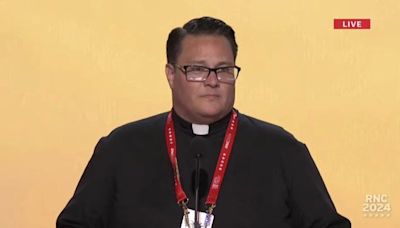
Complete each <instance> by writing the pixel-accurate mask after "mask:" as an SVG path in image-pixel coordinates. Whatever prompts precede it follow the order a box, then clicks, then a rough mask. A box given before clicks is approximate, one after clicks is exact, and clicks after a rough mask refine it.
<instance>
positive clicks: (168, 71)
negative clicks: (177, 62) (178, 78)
mask: <svg viewBox="0 0 400 228" xmlns="http://www.w3.org/2000/svg"><path fill="white" fill-rule="evenodd" d="M165 75H166V76H167V80H168V84H169V87H170V88H171V89H173V88H174V78H175V68H174V66H172V65H171V64H169V63H167V64H166V65H165Z"/></svg>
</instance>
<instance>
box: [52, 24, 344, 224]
mask: <svg viewBox="0 0 400 228" xmlns="http://www.w3.org/2000/svg"><path fill="white" fill-rule="evenodd" d="M236 55H237V44H236V41H235V34H234V31H233V29H232V28H231V27H230V26H229V25H227V24H225V23H224V22H223V21H221V20H218V19H214V18H210V17H202V18H197V19H193V20H191V21H189V22H188V23H186V24H185V25H184V26H183V28H176V29H174V30H172V31H171V33H170V34H169V37H168V41H167V59H168V64H167V65H166V67H165V72H166V76H167V79H168V83H169V85H170V88H171V90H172V102H173V109H172V111H171V112H168V113H162V114H159V115H156V116H153V117H150V118H147V119H145V120H140V121H137V122H133V123H129V124H126V125H124V126H121V127H119V128H117V129H115V130H114V131H112V132H111V133H110V134H109V135H108V136H107V137H103V138H102V139H101V140H100V141H99V142H98V144H97V146H96V148H95V152H94V154H93V157H92V158H91V160H90V162H89V164H88V166H87V167H86V169H85V171H84V174H83V176H82V178H81V180H80V181H79V184H78V187H77V189H76V191H75V194H74V196H73V197H72V199H71V200H70V202H69V203H68V205H67V206H66V208H65V209H64V210H63V211H62V213H61V214H60V216H59V217H58V220H57V227H59V228H64V227H121V228H122V227H124V228H126V227H168V228H169V227H200V226H199V224H200V225H201V227H213V228H225V227H238V228H242V227H243V228H246V227H249V228H257V227H260V228H261V227H263V228H266V227H273V228H288V227H315V228H326V227H330V228H332V227H336V228H347V227H350V222H349V220H347V219H346V218H344V217H342V216H341V215H339V214H338V213H337V212H336V210H335V207H334V205H333V203H332V201H331V199H330V197H329V194H328V192H327V190H326V188H325V185H324V183H323V181H322V179H321V177H320V175H319V172H318V170H317V168H316V166H315V164H314V162H313V160H312V158H311V156H310V154H309V152H308V150H307V148H306V146H305V145H304V144H302V143H301V142H299V141H297V140H296V139H295V138H294V137H293V136H292V135H291V134H290V133H288V132H286V131H284V130H283V129H282V128H280V127H278V126H275V125H272V124H269V123H266V122H263V121H260V120H257V119H254V118H252V117H249V116H246V115H244V114H241V113H239V112H238V111H237V110H236V109H234V108H233V104H234V98H235V81H236V79H237V77H238V74H239V71H240V68H239V67H238V66H236V65H235V59H236ZM193 209H197V210H195V211H193ZM198 211H200V212H198Z"/></svg>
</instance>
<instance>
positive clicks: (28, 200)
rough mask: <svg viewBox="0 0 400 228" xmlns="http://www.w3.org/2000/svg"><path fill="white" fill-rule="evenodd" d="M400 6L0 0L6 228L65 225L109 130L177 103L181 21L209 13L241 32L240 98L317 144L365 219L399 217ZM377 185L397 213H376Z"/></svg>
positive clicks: (369, 223) (359, 219) (330, 177)
mask: <svg viewBox="0 0 400 228" xmlns="http://www.w3.org/2000/svg"><path fill="white" fill-rule="evenodd" d="M399 12H400V2H399V1H398V0H385V1H378V0H353V1H346V0H337V1H319V0H307V1H296V0H287V1H262V0H247V1H228V0H223V1H222V0H221V1H210V0H205V1H188V0H185V1H176V0H170V1H126V0H125V1H122V0H116V1H111V0H97V1H93V0H86V1H78V0H69V1H67V0H63V1H51V0H36V1H27V0H26V1H20V0H0V104H1V105H0V109H1V112H0V128H1V131H0V138H1V140H0V174H1V176H0V177H1V182H0V192H1V194H0V227H2V228H21V227H38V228H50V227H54V226H55V219H56V217H57V215H58V214H59V212H60V211H61V210H62V208H63V207H64V206H65V204H66V203H67V201H68V200H69V199H70V197H71V196H72V194H73V191H74V189H75V187H76V184H77V181H78V180H79V177H80V175H81V174H82V172H83V169H84V167H85V166H86V163H87V162H88V159H89V158H90V156H91V154H92V152H93V148H94V145H95V144H96V142H97V140H98V139H99V138H100V137H101V136H103V135H107V134H108V133H109V132H110V131H111V130H112V129H113V128H115V127H117V126H119V125H122V124H124V123H126V122H130V121H133V120H137V119H140V118H143V117H146V116H149V115H153V114H156V113H160V112H163V111H167V110H169V109H170V108H171V102H170V100H171V99H170V91H169V87H168V85H167V82H166V79H165V76H164V64H165V62H166V57H165V42H166V38H167V35H168V32H169V31H170V30H171V29H172V28H174V27H176V26H182V25H183V24H184V23H185V22H186V21H187V20H189V19H191V18H193V17H199V16H203V15H210V16H215V17H219V18H221V19H223V20H225V21H226V22H227V23H228V24H231V25H232V26H233V27H234V29H235V30H236V33H237V41H238V43H239V56H238V60H237V64H238V65H239V66H241V67H242V70H243V71H242V72H241V75H240V77H239V80H238V82H237V101H236V105H235V107H236V108H238V109H239V111H241V112H243V113H246V114H250V115H252V116H255V117H258V118H261V119H263V120H266V121H269V122H272V123H275V124H278V125H281V126H283V127H284V128H285V129H287V130H289V131H291V132H292V133H293V134H294V135H296V137H297V138H298V139H299V140H301V141H303V142H305V143H306V144H307V145H308V147H309V149H310V151H311V153H312V155H313V157H314V159H315V161H316V163H317V165H318V167H319V170H320V172H321V174H322V176H323V178H324V180H325V182H326V184H327V187H328V189H329V192H330V194H331V196H332V198H333V200H334V202H335V205H336V207H337V209H338V211H339V212H340V213H342V214H344V215H346V216H347V217H349V218H350V219H351V221H352V223H353V227H360V228H376V227H379V228H389V227H390V228H395V227H400V216H399V213H398V211H399V207H400V196H399V192H400V181H399V177H398V176H397V175H398V174H399V173H400V165H399V164H400V155H399V153H400V143H399V140H400V79H399V76H400V62H399V61H400V60H399V59H400V42H399V40H400V14H399ZM334 18H371V23H372V26H371V29H370V30H334V29H333V19H334ZM367 194H383V195H387V197H388V199H387V201H386V202H384V203H385V205H389V206H390V208H391V211H390V212H388V211H385V213H383V214H382V213H377V212H376V211H375V213H369V214H368V213H364V211H363V209H364V207H367V208H370V209H371V208H372V210H374V209H373V208H374V207H373V206H372V207H371V204H368V205H365V203H366V199H365V197H366V195H367ZM375 206H376V205H375ZM370 212H371V211H370ZM372 212H374V211H372ZM381 216H382V217H381Z"/></svg>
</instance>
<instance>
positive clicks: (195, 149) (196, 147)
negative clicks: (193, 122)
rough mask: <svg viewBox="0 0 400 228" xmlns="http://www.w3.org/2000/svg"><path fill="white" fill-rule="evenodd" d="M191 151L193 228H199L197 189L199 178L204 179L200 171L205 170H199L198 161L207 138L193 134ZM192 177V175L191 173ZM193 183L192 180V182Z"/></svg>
mask: <svg viewBox="0 0 400 228" xmlns="http://www.w3.org/2000/svg"><path fill="white" fill-rule="evenodd" d="M190 148H191V152H192V154H193V156H194V158H195V162H196V164H195V168H196V170H195V175H194V177H195V178H194V193H195V194H194V195H195V206H194V210H195V215H194V220H195V222H194V227H195V228H200V227H201V226H200V223H199V199H200V197H199V189H200V179H203V180H204V179H205V178H204V177H205V175H204V174H203V175H201V173H205V171H204V170H203V172H201V169H200V167H201V166H200V161H201V157H202V155H203V153H205V152H206V150H207V140H206V139H205V138H204V137H203V136H195V137H194V138H193V139H192V142H191V145H190ZM201 176H204V177H203V178H201ZM192 177H193V175H192ZM192 183H193V182H192ZM203 186H206V185H205V184H203ZM202 193H203V194H204V193H205V191H202Z"/></svg>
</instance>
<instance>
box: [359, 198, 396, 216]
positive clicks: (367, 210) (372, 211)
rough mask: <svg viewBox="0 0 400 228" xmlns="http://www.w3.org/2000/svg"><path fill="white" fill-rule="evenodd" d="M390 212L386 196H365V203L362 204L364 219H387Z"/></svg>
mask: <svg viewBox="0 0 400 228" xmlns="http://www.w3.org/2000/svg"><path fill="white" fill-rule="evenodd" d="M391 210H392V208H391V207H390V203H389V199H388V195H387V194H366V195H365V202H364V204H363V213H364V216H365V217H389V216H390V211H391Z"/></svg>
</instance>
